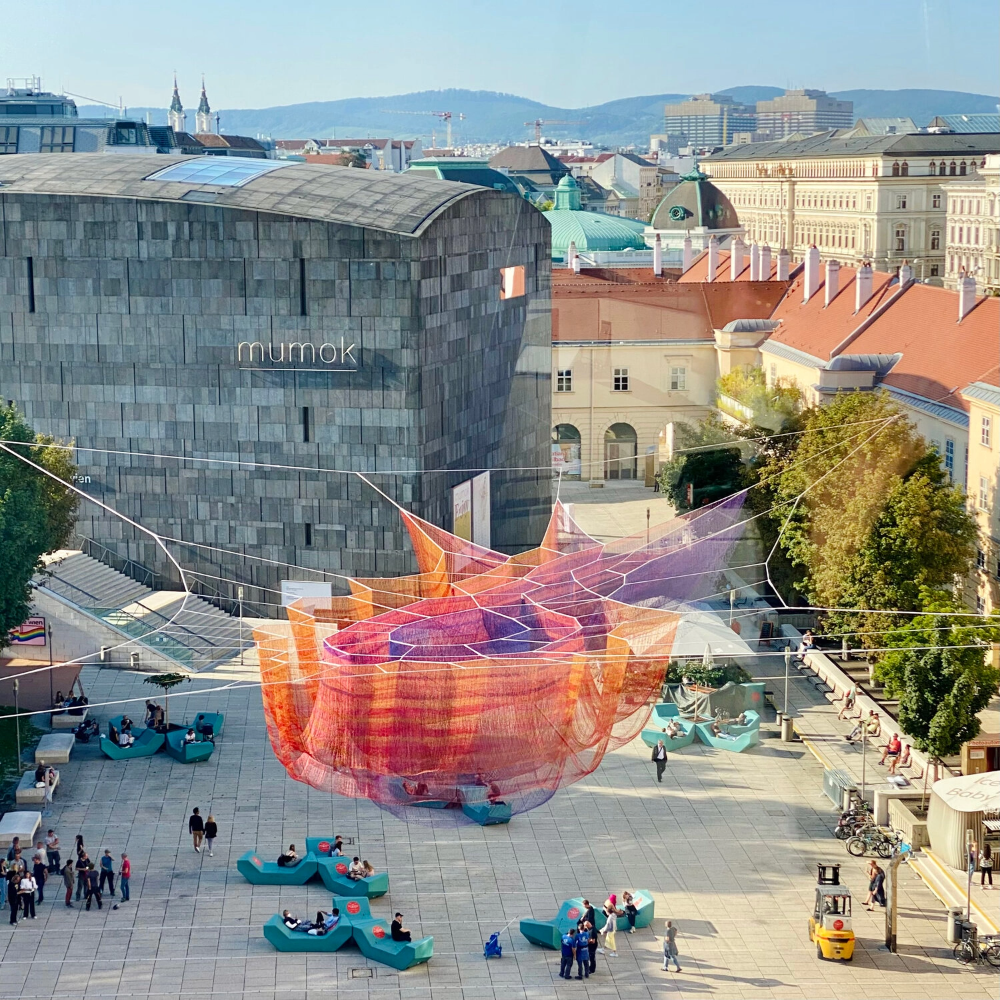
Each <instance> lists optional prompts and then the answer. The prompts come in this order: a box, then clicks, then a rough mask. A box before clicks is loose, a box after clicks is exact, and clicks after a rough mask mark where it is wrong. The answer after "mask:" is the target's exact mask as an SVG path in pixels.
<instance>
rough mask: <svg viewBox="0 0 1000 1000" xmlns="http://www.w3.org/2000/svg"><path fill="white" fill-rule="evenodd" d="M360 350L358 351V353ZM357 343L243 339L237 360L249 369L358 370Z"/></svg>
mask: <svg viewBox="0 0 1000 1000" xmlns="http://www.w3.org/2000/svg"><path fill="white" fill-rule="evenodd" d="M356 352H357V353H356ZM358 354H360V351H359V350H358V346H357V344H348V343H347V342H346V340H345V339H344V338H343V337H341V338H340V345H339V346H338V345H336V344H331V343H325V344H310V343H302V342H300V341H284V342H281V343H277V344H276V343H274V342H273V341H269V342H267V343H265V342H263V341H260V340H254V341H249V340H244V341H241V342H240V343H239V344H237V346H236V363H237V364H238V365H240V366H241V367H247V368H267V369H270V370H280V369H282V368H287V369H291V370H293V371H294V370H298V371H301V370H303V369H311V370H313V371H341V372H353V371H357V370H358Z"/></svg>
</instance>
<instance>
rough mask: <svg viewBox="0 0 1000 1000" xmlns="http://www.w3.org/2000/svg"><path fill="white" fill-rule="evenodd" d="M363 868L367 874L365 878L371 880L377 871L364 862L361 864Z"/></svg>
mask: <svg viewBox="0 0 1000 1000" xmlns="http://www.w3.org/2000/svg"><path fill="white" fill-rule="evenodd" d="M361 868H362V870H363V871H364V873H365V874H364V877H365V878H371V877H372V876H373V875H374V874H375V869H374V868H372V866H371V865H370V864H368V862H367V861H362V862H361Z"/></svg>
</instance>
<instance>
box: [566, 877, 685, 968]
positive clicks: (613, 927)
mask: <svg viewBox="0 0 1000 1000" xmlns="http://www.w3.org/2000/svg"><path fill="white" fill-rule="evenodd" d="M621 902H622V905H621V906H619V904H618V897H617V896H616V895H615V893H611V895H609V896H608V898H607V899H606V900H605V902H604V906H603V908H602V912H603V913H604V927H603V928H602V929H601V931H600V933H601V934H603V935H604V946H603V947H602V946H601V943H600V938H599V936H598V931H597V920H596V914H595V912H594V907H593V905H591V902H590V900H589V899H585V900H584V901H583V907H584V909H583V913H582V914H581V915H580V919H579V920H578V921H577V922H576V927H575V928H571V929H570V930H568V931H566V933H565V934H563V935H562V939H561V952H562V953H561V962H560V964H559V978H560V979H572V978H574V977H573V962H574V960H575V961H576V969H577V972H576V977H575V978H577V979H589V978H590V976H592V975H593V974H594V973H595V972H596V971H597V956H598V955H602V954H606V955H607V956H608V958H617V957H618V946H617V934H618V918H619V917H625V918H626V919H627V920H628V933H629V934H634V933H635V920H636V917H637V916H638V913H639V910H638V907H637V906H636V905H635V900H634V898H633V896H632V894H631V893H630V892H623V893H622V900H621ZM671 961H672V962H673V964H674V969H675V970H676V971H677V972H680V971H681V967H680V964H679V962H678V960H677V928H676V927H675V926H674V924H673V921H671V920H668V921H667V922H666V925H665V928H664V936H663V971H664V972H666V971H667V968H668V962H671Z"/></svg>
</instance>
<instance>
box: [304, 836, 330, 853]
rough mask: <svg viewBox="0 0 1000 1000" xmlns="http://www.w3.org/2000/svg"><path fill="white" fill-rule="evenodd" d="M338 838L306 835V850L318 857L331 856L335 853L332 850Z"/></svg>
mask: <svg viewBox="0 0 1000 1000" xmlns="http://www.w3.org/2000/svg"><path fill="white" fill-rule="evenodd" d="M336 840H337V838H336V837H306V851H307V852H308V853H309V854H315V855H316V857H317V858H331V857H333V855H332V854H331V853H330V852H331V851H332V850H333V845H334V843H336ZM323 845H325V846H323Z"/></svg>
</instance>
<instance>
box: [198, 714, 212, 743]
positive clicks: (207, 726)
mask: <svg viewBox="0 0 1000 1000" xmlns="http://www.w3.org/2000/svg"><path fill="white" fill-rule="evenodd" d="M194 728H195V729H196V730H197V731H198V732H199V733H201V735H202V737H203V738H204V739H206V740H211V741H212V742H213V743H214V742H215V739H214V737H215V726H213V725H212V723H211V722H206V721H205V713H204V712H199V713H198V718H197V719H195V720H194Z"/></svg>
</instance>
